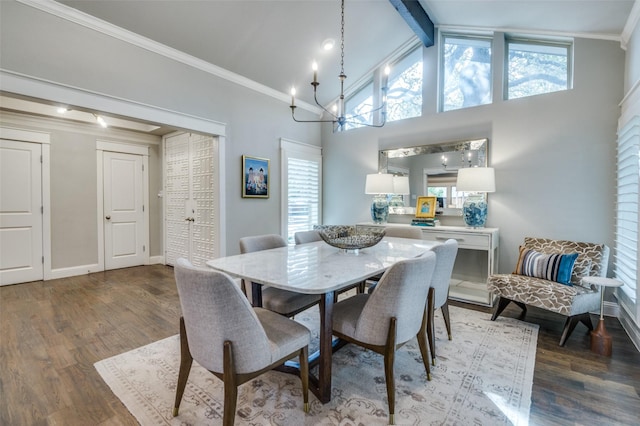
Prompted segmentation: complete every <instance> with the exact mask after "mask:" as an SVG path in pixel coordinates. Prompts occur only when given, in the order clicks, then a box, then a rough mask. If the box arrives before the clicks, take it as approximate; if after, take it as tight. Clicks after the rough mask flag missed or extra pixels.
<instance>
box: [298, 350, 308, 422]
mask: <svg viewBox="0 0 640 426" xmlns="http://www.w3.org/2000/svg"><path fill="white" fill-rule="evenodd" d="M299 358H300V381H301V382H302V402H303V406H302V408H303V410H304V412H305V413H308V412H309V346H305V347H304V348H302V349H300V356H299Z"/></svg>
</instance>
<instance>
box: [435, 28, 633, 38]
mask: <svg viewBox="0 0 640 426" xmlns="http://www.w3.org/2000/svg"><path fill="white" fill-rule="evenodd" d="M436 28H437V29H438V31H451V32H471V33H480V34H493V33H497V32H500V33H507V34H509V33H516V34H527V35H538V36H546V37H570V38H587V39H589V38H590V39H596V40H610V41H618V42H619V41H621V40H622V37H621V36H620V35H617V34H595V33H580V32H558V31H546V30H533V29H525V28H509V27H501V28H490V27H472V26H456V25H436Z"/></svg>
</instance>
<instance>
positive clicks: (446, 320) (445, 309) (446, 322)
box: [440, 301, 451, 340]
mask: <svg viewBox="0 0 640 426" xmlns="http://www.w3.org/2000/svg"><path fill="white" fill-rule="evenodd" d="M440 309H441V310H442V318H443V319H444V326H445V327H446V329H447V337H448V338H449V340H451V319H450V317H449V302H447V301H445V302H444V305H442V306H441V307H440Z"/></svg>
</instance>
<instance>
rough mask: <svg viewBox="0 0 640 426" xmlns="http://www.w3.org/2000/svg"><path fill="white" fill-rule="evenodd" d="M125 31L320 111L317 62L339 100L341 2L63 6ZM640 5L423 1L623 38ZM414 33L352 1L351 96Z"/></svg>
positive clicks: (324, 91)
mask: <svg viewBox="0 0 640 426" xmlns="http://www.w3.org/2000/svg"><path fill="white" fill-rule="evenodd" d="M59 2H60V3H63V4H66V5H68V6H71V7H73V8H76V9H78V10H80V11H82V12H85V13H88V14H90V15H93V16H95V17H97V18H100V19H102V20H104V21H107V22H110V23H113V24H115V25H117V26H119V27H121V28H124V29H127V30H129V31H132V32H134V33H137V34H140V35H142V36H145V37H147V38H149V39H152V40H155V41H157V42H160V43H162V44H164V45H167V46H169V47H172V48H175V49H177V50H180V51H183V52H186V53H188V54H190V55H192V56H195V57H196V58H199V59H202V60H205V61H207V62H209V63H212V64H214V65H217V66H220V67H222V68H225V69H227V70H229V71H232V72H234V73H237V74H239V75H242V76H244V77H247V78H249V79H251V80H254V81H256V82H258V83H261V84H263V85H265V86H268V87H271V88H273V89H275V90H278V91H280V92H283V93H289V91H290V88H291V87H292V86H296V87H297V90H298V96H299V97H301V98H302V99H303V100H306V101H307V102H311V101H312V98H311V94H312V90H311V86H310V84H309V83H310V82H311V79H312V72H311V63H312V62H313V61H314V60H316V61H317V62H318V65H319V72H318V74H319V81H320V82H321V85H320V87H319V89H318V94H319V96H318V98H319V99H320V100H321V102H323V103H327V102H329V101H330V100H332V99H334V98H336V97H337V95H338V93H339V85H338V78H337V76H338V74H339V71H340V68H339V58H340V56H339V49H334V50H333V51H331V52H329V53H327V52H324V51H322V49H321V43H322V41H323V40H325V39H327V38H334V39H335V40H339V39H340V2H339V0H298V1H292V0H205V1H194V0H173V1H171V0H168V1H118V0H91V1H86V0H59ZM633 2H634V0H502V1H500V0H420V3H421V4H422V5H423V7H424V8H425V10H426V11H427V13H428V14H429V15H430V17H431V19H432V20H433V22H434V23H435V24H436V25H439V26H456V27H459V26H462V27H470V28H478V29H509V30H517V31H522V32H553V33H561V34H584V35H590V36H597V37H604V38H616V37H620V35H621V33H622V31H623V28H624V26H625V23H626V21H627V19H628V16H629V13H630V11H631V8H632V6H633ZM412 37H413V32H412V31H411V30H410V28H409V27H408V25H407V24H406V23H405V21H404V20H403V19H402V17H401V16H400V14H399V13H398V12H397V11H396V10H395V9H394V7H393V6H392V5H391V3H390V2H389V0H346V3H345V73H346V75H347V76H348V79H347V82H346V86H347V87H348V86H349V85H350V84H353V82H355V81H357V80H358V79H359V78H360V77H362V76H363V75H365V74H367V73H368V72H369V71H370V70H371V69H372V68H373V67H375V66H377V65H379V64H380V63H381V62H382V61H383V60H385V59H386V58H387V57H388V56H389V55H391V54H392V53H393V52H394V50H396V49H397V48H398V47H399V46H400V45H402V44H403V43H405V42H407V41H408V40H409V39H411V38H412Z"/></svg>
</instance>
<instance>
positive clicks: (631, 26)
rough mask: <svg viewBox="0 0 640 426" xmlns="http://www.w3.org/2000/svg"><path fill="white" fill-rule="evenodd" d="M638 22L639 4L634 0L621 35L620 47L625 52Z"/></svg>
mask: <svg viewBox="0 0 640 426" xmlns="http://www.w3.org/2000/svg"><path fill="white" fill-rule="evenodd" d="M639 20H640V2H638V0H636V1H635V2H633V7H632V8H631V12H630V13H629V17H628V18H627V23H626V24H625V25H624V29H623V30H622V35H621V38H622V40H621V41H620V46H622V48H623V49H624V50H627V44H628V43H629V40H630V39H631V35H632V34H633V31H634V30H635V29H636V27H637V26H638V21H639Z"/></svg>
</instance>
